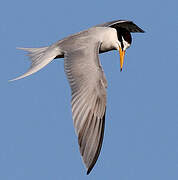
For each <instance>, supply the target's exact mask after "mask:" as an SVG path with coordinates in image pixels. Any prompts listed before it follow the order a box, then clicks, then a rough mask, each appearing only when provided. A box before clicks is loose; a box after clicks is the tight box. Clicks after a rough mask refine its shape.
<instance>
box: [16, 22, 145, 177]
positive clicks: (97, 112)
mask: <svg viewBox="0 0 178 180" xmlns="http://www.w3.org/2000/svg"><path fill="white" fill-rule="evenodd" d="M130 32H143V30H142V29H140V28H139V27H138V26H136V25H135V24H134V23H133V22H131V21H124V20H118V21H112V22H108V23H105V24H101V25H97V26H94V27H92V28H89V29H87V30H84V31H81V32H79V33H76V34H74V35H71V36H69V37H66V38H64V39H62V40H59V41H57V42H56V43H54V44H52V45H51V46H49V47H42V48H20V49H23V50H25V51H28V52H29V54H28V55H29V56H30V58H31V61H32V64H31V67H30V69H29V70H28V71H27V72H26V73H25V74H23V75H22V76H20V77H18V78H16V79H14V80H17V79H21V78H23V77H26V76H29V75H31V74H33V73H35V72H37V71H38V70H40V69H41V68H43V67H44V66H46V65H47V64H48V63H49V62H51V61H52V60H53V59H56V58H64V69H65V73H66V75H67V78H68V81H69V83H70V87H71V90H72V101H71V104H72V115H73V121H74V127H75V130H76V134H77V136H78V143H79V147H80V153H81V155H82V158H83V161H84V164H85V166H86V168H87V174H88V173H89V172H90V171H91V169H92V168H93V166H94V165H95V163H96V161H97V158H98V156H99V153H100V150H101V146H102V141H103V135H104V124H105V112H106V88H107V81H106V78H105V75H104V72H103V70H102V67H101V64H100V61H99V56H98V54H99V53H103V52H107V51H110V50H118V51H119V52H120V61H121V69H122V66H123V58H124V54H125V50H126V49H127V48H128V47H129V46H130V44H131V35H130Z"/></svg>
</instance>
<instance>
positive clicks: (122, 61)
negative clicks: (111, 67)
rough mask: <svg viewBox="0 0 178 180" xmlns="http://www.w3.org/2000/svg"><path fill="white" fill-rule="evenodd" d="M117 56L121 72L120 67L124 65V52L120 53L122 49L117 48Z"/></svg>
mask: <svg viewBox="0 0 178 180" xmlns="http://www.w3.org/2000/svg"><path fill="white" fill-rule="evenodd" d="M119 54H120V71H122V67H123V64H124V55H125V51H122V49H121V48H120V47H119Z"/></svg>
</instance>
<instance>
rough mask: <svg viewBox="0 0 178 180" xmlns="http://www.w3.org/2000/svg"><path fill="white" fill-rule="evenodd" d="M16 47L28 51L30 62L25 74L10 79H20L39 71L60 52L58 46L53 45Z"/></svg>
mask: <svg viewBox="0 0 178 180" xmlns="http://www.w3.org/2000/svg"><path fill="white" fill-rule="evenodd" d="M17 49H21V50H24V51H27V52H28V54H27V55H28V56H29V57H30V60H31V62H32V63H31V66H30V68H29V69H28V71H27V72H26V73H25V74H23V75H21V76H19V77H17V78H15V79H12V80H10V81H15V80H18V79H22V78H24V77H27V76H29V75H31V74H33V73H35V72H37V71H39V70H40V69H42V68H43V67H44V66H46V65H47V64H48V63H50V62H51V61H52V60H53V59H54V58H55V57H56V56H57V55H59V54H60V50H59V48H58V47H54V46H49V47H41V48H17Z"/></svg>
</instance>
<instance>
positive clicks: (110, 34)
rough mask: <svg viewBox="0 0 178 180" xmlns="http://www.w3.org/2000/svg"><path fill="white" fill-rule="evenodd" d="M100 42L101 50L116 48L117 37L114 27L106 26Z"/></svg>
mask: <svg viewBox="0 0 178 180" xmlns="http://www.w3.org/2000/svg"><path fill="white" fill-rule="evenodd" d="M101 41H102V44H101V47H100V51H101V52H106V51H111V50H115V49H117V46H118V38H117V31H116V29H114V28H106V29H105V31H104V32H103V33H102V39H101Z"/></svg>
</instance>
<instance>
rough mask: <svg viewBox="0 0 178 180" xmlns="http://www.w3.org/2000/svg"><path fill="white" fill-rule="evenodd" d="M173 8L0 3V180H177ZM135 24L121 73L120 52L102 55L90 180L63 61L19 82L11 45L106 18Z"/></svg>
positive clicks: (34, 43)
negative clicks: (102, 115) (100, 118)
mask: <svg viewBox="0 0 178 180" xmlns="http://www.w3.org/2000/svg"><path fill="white" fill-rule="evenodd" d="M177 7H178V2H177V1H176V0H175V1H174V0H170V1H161V0H158V1H154V0H150V1H141V0H134V1H118V0H117V1H114V0H113V1H112V0H111V1H94V0H90V1H83V0H79V1H69V0H65V1H59V0H58V1H57V0H51V1H43V0H38V1H36V0H31V1H24V0H23V1H22V0H18V1H10V0H6V1H1V2H0V22H1V23H0V39H1V42H0V43H1V46H0V51H1V55H0V57H1V58H0V59H1V60H0V82H1V86H0V92H1V93H0V109H1V113H0V179H2V180H24V179H25V180H32V179H33V180H39V179H43V180H49V179H53V180H70V179H73V180H80V179H82V180H83V179H91V180H95V179H102V180H108V179H119V180H130V179H132V180H143V179H144V180H167V179H171V180H177V179H178V141H177V139H178V118H177V117H178V82H177V77H178V70H177V69H178V59H177V57H178V45H177V42H178V38H177V33H178V21H177V20H178V13H177ZM116 19H128V20H133V21H134V22H135V23H136V24H138V25H139V26H140V27H141V28H143V29H144V30H145V31H146V33H145V34H133V35H132V37H133V43H132V46H131V47H130V48H129V49H128V50H127V52H126V56H125V64H124V68H123V72H122V73H121V72H120V71H119V53H118V52H116V51H113V52H109V53H105V54H102V55H100V59H101V63H102V66H103V69H104V71H105V75H106V78H107V81H108V89H107V92H108V97H107V113H106V127H105V136H104V142H103V147H102V151H101V154H100V157H99V159H98V162H97V163H96V165H95V167H94V169H93V171H92V172H91V174H90V175H89V176H87V175H86V171H85V168H84V166H83V164H82V160H81V157H80V154H79V150H78V144H77V137H76V135H75V132H74V128H73V123H72V115H71V108H70V98H71V97H70V88H69V84H68V82H67V79H66V76H65V74H64V69H63V60H55V61H53V62H52V63H50V64H49V65H48V66H47V67H45V68H44V69H43V70H41V71H39V72H38V73H36V74H34V75H32V76H30V77H27V78H25V79H23V80H19V81H16V82H11V83H9V82H8V80H9V79H12V78H14V77H17V76H18V75H20V74H22V73H24V72H25V71H26V70H27V69H28V67H29V65H30V62H29V61H28V58H27V57H26V56H24V52H23V51H20V50H17V49H16V47H41V46H46V45H50V44H52V43H54V42H56V41H57V40H59V39H61V38H63V37H65V36H68V35H70V34H72V33H76V32H78V31H80V30H83V29H87V28H89V27H91V26H93V25H96V24H100V23H103V22H106V21H110V20H116Z"/></svg>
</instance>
